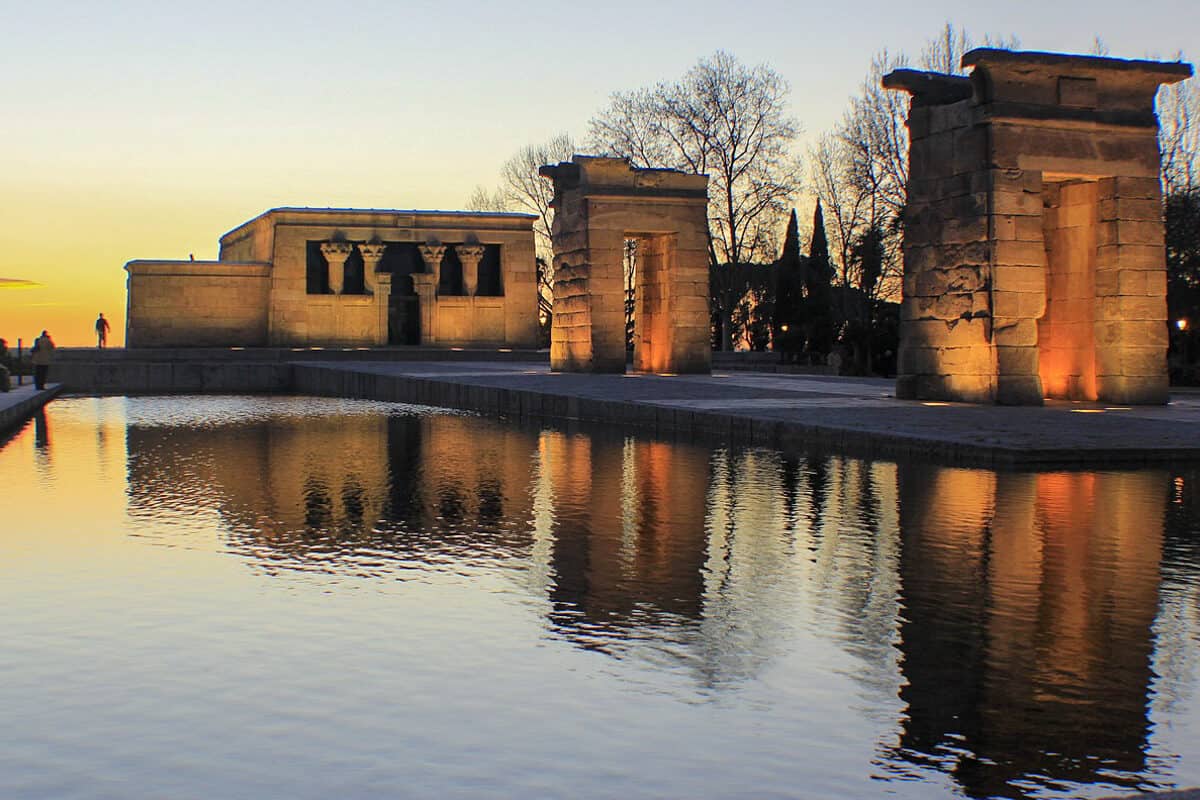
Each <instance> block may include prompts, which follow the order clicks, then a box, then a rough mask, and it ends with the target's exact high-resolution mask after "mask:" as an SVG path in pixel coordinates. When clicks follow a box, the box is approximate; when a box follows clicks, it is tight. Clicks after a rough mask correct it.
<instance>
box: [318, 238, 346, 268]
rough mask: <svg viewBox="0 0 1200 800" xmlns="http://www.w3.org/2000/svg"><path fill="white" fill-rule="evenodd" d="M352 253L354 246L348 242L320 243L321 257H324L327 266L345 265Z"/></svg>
mask: <svg viewBox="0 0 1200 800" xmlns="http://www.w3.org/2000/svg"><path fill="white" fill-rule="evenodd" d="M353 252H354V245H352V244H350V242H321V255H323V256H325V260H326V261H328V262H329V266H331V267H332V266H333V265H334V264H337V265H338V266H341V265H342V264H345V263H346V259H347V258H349V257H350V254H351V253H353Z"/></svg>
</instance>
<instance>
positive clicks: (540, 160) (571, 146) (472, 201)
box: [467, 133, 575, 320]
mask: <svg viewBox="0 0 1200 800" xmlns="http://www.w3.org/2000/svg"><path fill="white" fill-rule="evenodd" d="M574 154H575V142H574V140H573V139H572V138H571V137H570V135H568V134H566V133H560V134H558V135H557V136H554V137H552V138H551V139H549V140H547V141H545V142H542V143H541V144H530V145H526V146H525V147H522V148H521V149H520V150H518V151H517V152H516V153H514V154H513V155H512V157H511V158H509V159H508V160H507V161H505V162H504V164H503V165H501V167H500V185H499V186H498V187H497V188H496V189H492V190H489V189H487V188H486V187H483V186H476V187H475V190H474V191H473V192H472V193H471V196H470V197H469V198H468V199H467V208H468V209H469V210H471V211H519V212H524V213H526V214H533V215H534V216H536V217H537V219H535V220H534V222H533V235H534V244H535V247H536V248H537V259H538V305H539V310H540V312H541V316H542V317H543V319H547V320H548V318H549V315H550V314H551V312H552V309H553V305H554V267H553V257H552V256H553V252H552V247H551V242H550V227H551V224H552V223H553V221H554V209H552V208H551V207H550V202H551V201H552V200H553V199H554V187H553V186H552V185H551V183H550V181H547V180H546V179H545V178H542V177H541V176H540V175H538V168H539V167H541V166H542V165H543V164H557V163H558V162H560V161H569V160H570V159H571V156H572V155H574Z"/></svg>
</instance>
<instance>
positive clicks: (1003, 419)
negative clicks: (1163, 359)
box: [321, 362, 1200, 466]
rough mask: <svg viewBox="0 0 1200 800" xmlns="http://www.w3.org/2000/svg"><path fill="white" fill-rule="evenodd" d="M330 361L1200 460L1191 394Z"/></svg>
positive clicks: (816, 422)
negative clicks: (952, 389) (1070, 393)
mask: <svg viewBox="0 0 1200 800" xmlns="http://www.w3.org/2000/svg"><path fill="white" fill-rule="evenodd" d="M321 366H322V367H324V368H326V369H332V370H350V371H354V372H359V373H371V374H376V375H388V376H393V377H399V378H404V377H407V378H412V379H414V380H418V381H422V382H426V383H428V382H432V383H437V384H457V385H460V386H464V385H465V386H472V387H488V388H495V389H502V390H510V391H515V392H523V393H532V394H536V395H543V396H552V397H554V396H558V397H562V396H566V397H569V398H578V399H581V400H592V401H603V402H604V403H605V404H606V407H611V405H612V404H614V403H615V404H617V405H618V406H620V407H624V408H627V409H628V414H627V416H628V417H629V418H630V419H631V420H632V419H635V418H638V417H640V416H641V410H643V409H644V408H645V407H651V408H656V409H672V410H674V411H676V412H677V413H676V415H675V418H676V419H679V418H681V417H684V416H686V417H687V418H689V419H692V420H694V425H695V427H697V428H702V427H703V426H705V425H710V424H712V423H713V422H714V421H722V420H725V421H732V422H734V423H735V424H736V423H747V424H753V425H761V426H763V427H764V430H768V431H778V432H779V433H780V436H781V438H786V439H787V442H786V443H787V444H789V445H791V444H798V445H804V444H805V443H806V442H811V443H812V444H818V445H830V446H839V445H847V449H850V450H853V451H856V452H861V451H863V450H864V449H868V450H873V451H875V452H879V453H881V454H883V453H888V452H906V453H913V454H928V455H934V456H945V457H948V458H950V459H952V460H956V461H968V462H971V461H973V462H978V463H980V464H990V465H999V466H1002V465H1013V466H1016V465H1048V464H1056V465H1058V464H1061V465H1079V466H1083V465H1087V466H1096V465H1104V464H1108V463H1122V464H1130V463H1135V464H1136V463H1164V462H1174V461H1200V393H1196V392H1190V391H1184V392H1177V393H1175V394H1174V395H1173V396H1172V399H1171V403H1170V405H1167V406H1141V407H1138V406H1113V405H1104V404H1097V403H1082V402H1079V403H1074V402H1058V401H1050V402H1048V403H1047V405H1046V406H1044V407H1011V406H979V405H969V404H963V403H942V402H938V403H934V402H922V401H905V400H897V399H896V398H895V397H894V382H893V381H890V380H882V379H870V378H838V377H830V376H808V375H769V374H755V373H746V372H717V373H714V374H713V375H712V376H668V375H633V374H627V375H591V374H574V373H551V372H550V371H549V369H548V367H547V366H546V365H545V364H537V363H524V364H523V363H494V362H493V363H483V362H479V363H475V362H468V363H461V362H460V363H437V362H407V363H380V362H374V363H368V362H358V363H355V362H343V363H339V364H323V365H321ZM508 402H509V403H510V405H511V400H510V401H508ZM480 410H486V409H480ZM497 410H502V409H497ZM684 412H691V413H690V414H686V413H684ZM609 416H611V415H609ZM606 421H613V422H620V421H621V418H620V415H617V416H616V417H615V418H613V419H611V420H606ZM676 427H678V428H681V429H682V428H687V427H688V424H687V423H680V424H679V425H677V426H676ZM755 438H756V439H760V438H761V437H755Z"/></svg>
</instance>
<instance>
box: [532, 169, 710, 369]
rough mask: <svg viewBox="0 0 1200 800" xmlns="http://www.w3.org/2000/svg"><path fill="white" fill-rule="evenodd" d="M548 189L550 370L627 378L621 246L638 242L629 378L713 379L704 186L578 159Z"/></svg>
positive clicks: (699, 179) (688, 178)
mask: <svg viewBox="0 0 1200 800" xmlns="http://www.w3.org/2000/svg"><path fill="white" fill-rule="evenodd" d="M542 175H544V176H545V177H547V178H550V179H552V180H553V181H554V209H555V216H554V230H553V238H554V320H553V325H552V331H551V343H550V366H551V368H552V369H554V370H559V371H565V372H624V371H625V285H624V261H623V257H624V247H625V241H626V240H627V239H635V240H637V242H638V253H639V263H638V271H637V279H636V287H635V293H636V312H635V315H634V342H635V344H634V356H633V360H634V369H635V370H637V371H639V372H672V373H682V372H701V373H707V372H709V371H710V370H711V363H712V355H711V349H712V348H711V346H710V342H709V340H710V336H709V326H710V322H709V308H708V293H709V288H708V215H707V209H708V177H707V176H704V175H686V174H684V173H682V172H676V171H674V170H659V169H635V168H633V167H631V166H630V165H629V162H628V161H626V160H624V159H619V158H594V157H589V156H575V158H574V159H573V160H572V161H570V162H564V163H562V164H558V165H556V166H545V167H542Z"/></svg>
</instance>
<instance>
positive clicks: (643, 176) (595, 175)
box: [538, 155, 708, 200]
mask: <svg viewBox="0 0 1200 800" xmlns="http://www.w3.org/2000/svg"><path fill="white" fill-rule="evenodd" d="M538 174H539V175H541V176H542V177H544V178H549V179H550V180H552V181H553V182H554V193H555V199H556V200H557V199H558V197H559V196H560V195H561V194H562V193H563V192H568V191H571V190H573V189H582V190H583V193H584V194H585V195H588V196H591V195H634V196H651V197H688V198H695V199H704V200H707V199H708V176H707V175H691V174H688V173H686V172H680V171H679V170H674V169H643V168H640V167H634V166H633V165H632V164H631V163H630V161H629V159H627V158H607V157H601V156H581V155H576V156H572V158H571V160H570V161H564V162H561V163H558V164H547V165H545V166H543V167H541V168H540V169H539V170H538Z"/></svg>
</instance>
